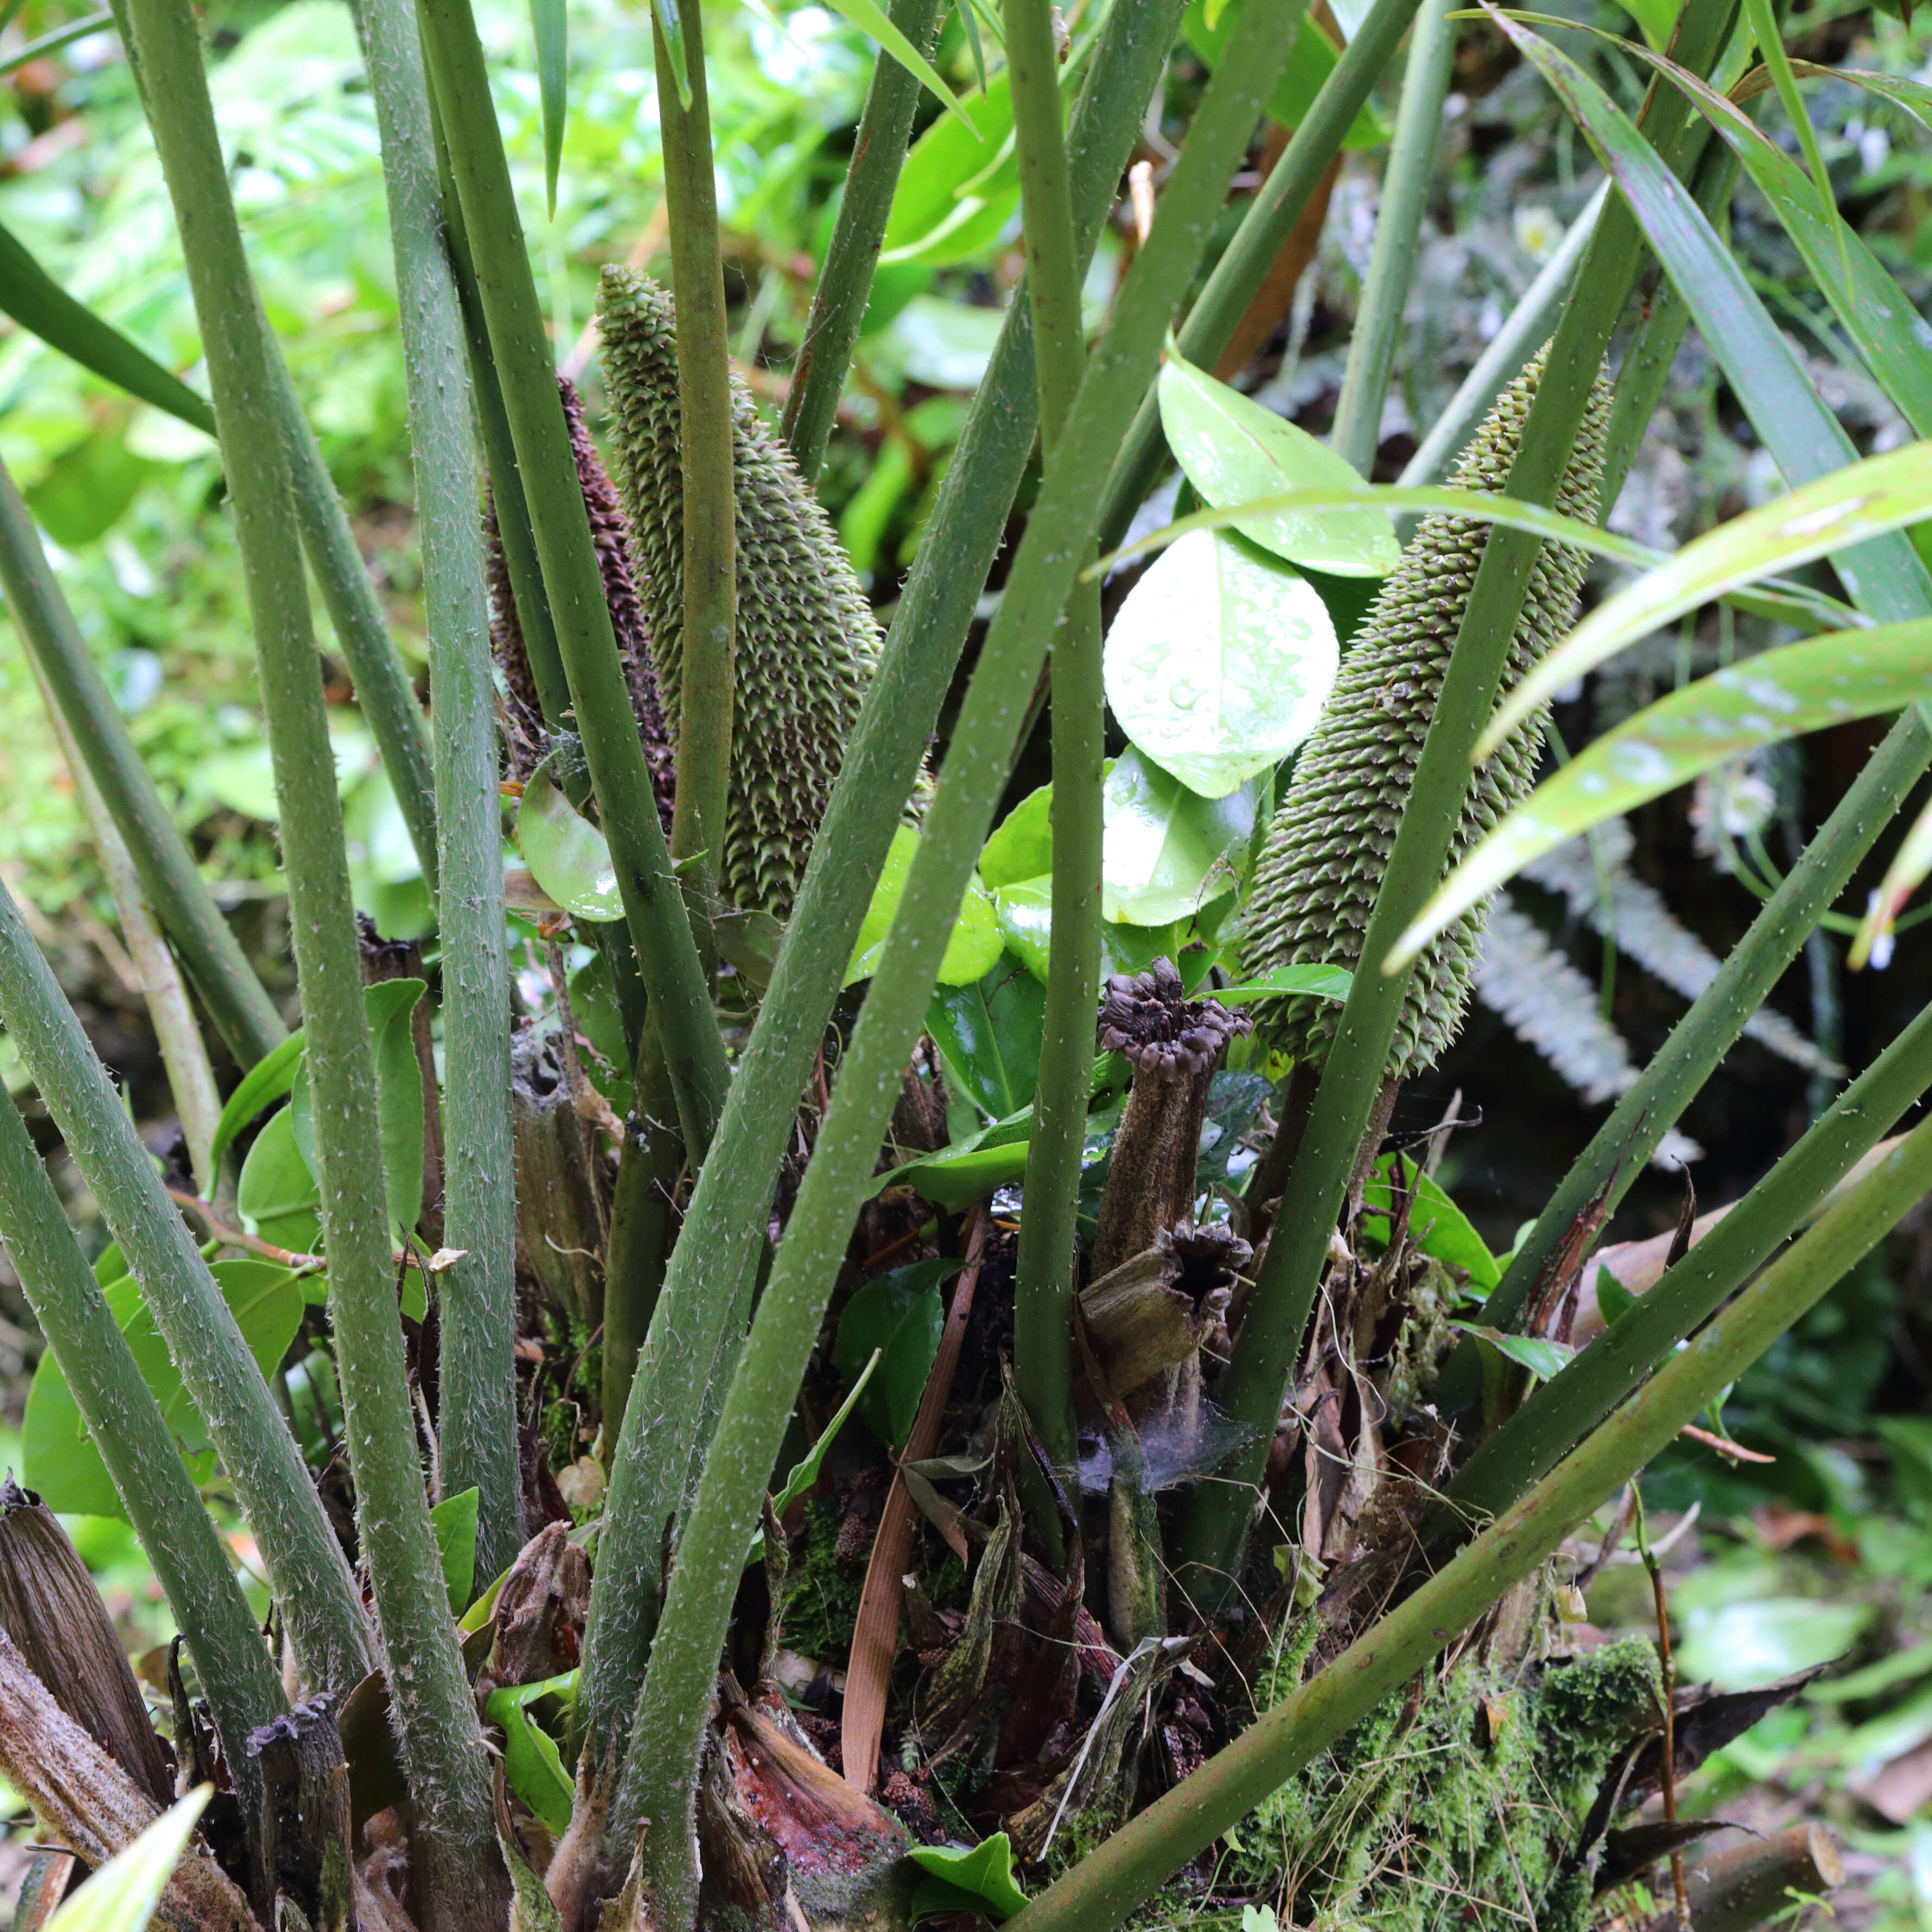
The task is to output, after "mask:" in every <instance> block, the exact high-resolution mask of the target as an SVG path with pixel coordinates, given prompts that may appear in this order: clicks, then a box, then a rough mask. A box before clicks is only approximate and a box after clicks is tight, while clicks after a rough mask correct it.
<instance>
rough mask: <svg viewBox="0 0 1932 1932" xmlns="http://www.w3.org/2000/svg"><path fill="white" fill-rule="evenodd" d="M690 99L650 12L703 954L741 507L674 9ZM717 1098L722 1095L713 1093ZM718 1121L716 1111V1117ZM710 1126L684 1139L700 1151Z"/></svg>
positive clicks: (724, 778)
mask: <svg viewBox="0 0 1932 1932" xmlns="http://www.w3.org/2000/svg"><path fill="white" fill-rule="evenodd" d="M682 19H683V23H684V53H685V64H686V72H687V77H688V81H689V88H688V96H687V98H685V99H684V100H682V101H680V100H679V98H678V87H677V71H676V68H674V67H673V65H672V62H671V55H670V47H669V46H667V44H666V42H665V40H664V19H663V16H662V15H661V13H658V11H657V10H655V8H654V9H653V10H652V13H651V23H652V24H651V34H652V46H654V47H655V49H656V53H657V73H658V122H659V124H660V127H661V130H662V131H661V140H662V145H663V151H664V210H665V213H666V214H667V216H668V217H669V224H670V272H671V293H673V296H676V299H677V401H678V415H679V431H678V455H679V466H680V468H681V469H682V476H683V484H684V490H683V508H684V634H683V673H682V702H681V703H680V704H679V708H678V721H677V796H676V802H675V803H674V804H673V806H672V809H671V826H670V852H671V856H672V857H673V859H676V861H677V863H678V870H679V877H680V879H681V880H682V881H683V884H684V897H685V904H687V905H688V906H689V907H690V908H691V916H692V920H693V922H694V926H696V929H697V932H698V933H699V935H700V941H701V943H703V946H704V950H706V952H709V943H708V942H709V930H710V920H711V918H712V915H713V913H715V911H716V910H718V868H719V866H720V865H721V862H722V860H723V858H724V811H725V805H726V802H727V800H728V799H729V797H730V789H731V719H732V712H733V707H734V705H735V703H736V685H737V665H736V652H737V628H738V506H737V495H736V490H735V489H734V488H733V483H732V474H731V463H732V458H731V446H732V403H731V336H730V323H729V321H728V319H727V317H726V315H725V313H724V257H723V256H722V254H721V252H720V250H719V246H718V186H717V175H716V163H715V160H714V159H713V157H712V148H711V105H710V98H709V93H708V92H707V88H708V83H707V82H706V78H705V71H704V24H703V15H702V11H701V10H700V8H698V7H688V8H686V9H685V11H684V13H683V15H682ZM718 1103H719V1105H722V1104H723V1095H722V1094H720V1095H719V1097H718ZM714 1118H715V1117H714ZM708 1139H709V1135H708V1133H707V1134H706V1136H703V1138H702V1139H694V1141H693V1142H692V1150H693V1151H694V1154H697V1157H699V1158H700V1159H702V1158H703V1151H704V1143H705V1141H706V1140H708Z"/></svg>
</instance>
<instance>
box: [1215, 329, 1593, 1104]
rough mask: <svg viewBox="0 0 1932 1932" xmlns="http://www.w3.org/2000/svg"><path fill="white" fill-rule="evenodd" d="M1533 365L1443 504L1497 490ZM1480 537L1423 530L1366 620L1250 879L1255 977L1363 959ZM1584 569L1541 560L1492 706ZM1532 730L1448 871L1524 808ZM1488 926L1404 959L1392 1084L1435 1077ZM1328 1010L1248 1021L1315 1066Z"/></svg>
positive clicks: (1474, 527) (1472, 449) (1578, 455)
mask: <svg viewBox="0 0 1932 1932" xmlns="http://www.w3.org/2000/svg"><path fill="white" fill-rule="evenodd" d="M1545 353H1547V350H1545V351H1540V352H1539V353H1538V355H1537V356H1535V359H1533V360H1532V362H1530V364H1529V366H1528V367H1527V368H1525V369H1524V371H1523V373H1522V374H1520V376H1518V377H1517V379H1516V380H1515V381H1514V382H1513V383H1511V385H1510V386H1509V387H1508V389H1505V391H1504V392H1503V393H1502V395H1501V396H1499V398H1497V400H1496V406H1495V407H1494V408H1493V409H1492V410H1490V413H1489V415H1488V416H1487V417H1486V418H1485V419H1484V422H1483V424H1482V425H1481V428H1479V429H1478V431H1477V432H1476V434H1475V437H1474V438H1473V439H1472V440H1471V442H1470V443H1469V447H1468V448H1467V449H1466V450H1465V451H1464V452H1463V455H1462V456H1461V457H1460V458H1459V459H1458V460H1457V464H1456V467H1455V469H1454V472H1452V474H1451V476H1450V478H1449V479H1448V481H1449V482H1450V484H1451V487H1454V488H1456V489H1459V490H1488V491H1491V492H1493V493H1497V494H1501V493H1502V492H1503V491H1504V490H1505V488H1506V487H1507V485H1508V480H1509V472H1510V466H1511V463H1513V462H1514V460H1515V457H1516V452H1517V446H1518V444H1519V443H1520V440H1521V439H1522V435H1523V425H1524V423H1525V422H1526V420H1527V419H1528V417H1529V410H1530V405H1531V404H1532V402H1533V401H1535V396H1536V386H1537V383H1538V378H1539V377H1541V374H1542V372H1543V362H1544V354H1545ZM1609 414H1610V386H1609V383H1608V382H1607V380H1606V378H1605V377H1604V375H1603V374H1601V372H1600V373H1599V374H1598V378H1597V381H1596V385H1595V389H1593V390H1592V394H1591V398H1590V404H1589V408H1588V410H1586V412H1585V414H1584V417H1583V424H1582V425H1581V427H1580V430H1579V431H1578V434H1577V442H1576V446H1575V448H1574V450H1573V451H1572V452H1571V458H1570V461H1569V463H1568V467H1567V468H1566V469H1565V472H1564V476H1563V481H1562V484H1561V485H1560V486H1559V489H1558V490H1557V495H1556V508H1558V509H1559V510H1560V511H1562V512H1563V513H1564V514H1565V515H1566V516H1570V517H1577V518H1578V519H1580V520H1586V521H1589V522H1592V523H1594V522H1595V520H1596V517H1597V509H1598V504H1597V499H1598V492H1599V490H1600V488H1601V484H1602V481H1603V474H1604V428H1605V425H1606V424H1607V421H1608V419H1609ZM1489 529H1490V526H1489V525H1488V524H1487V523H1478V522H1475V521H1472V520H1469V519H1468V518H1466V517H1454V516H1448V515H1444V514H1433V515H1430V516H1428V517H1424V520H1423V521H1422V523H1421V527H1420V528H1419V529H1418V530H1417V532H1416V533H1415V536H1414V538H1412V540H1411V541H1410V542H1409V545H1408V547H1407V548H1406V549H1405V550H1404V551H1403V555H1402V560H1401V562H1400V563H1398V564H1397V566H1396V568H1395V569H1394V571H1393V572H1392V573H1391V574H1390V576H1389V577H1388V581H1387V582H1386V583H1384V584H1383V586H1382V590H1381V592H1380V593H1379V595H1378V596H1377V597H1376V601H1375V602H1374V603H1373V604H1371V605H1370V608H1369V611H1368V614H1367V616H1366V617H1364V619H1363V620H1362V625H1361V629H1360V631H1358V633H1357V634H1356V637H1355V643H1353V644H1352V646H1351V647H1350V648H1349V651H1348V653H1347V655H1346V656H1345V657H1344V658H1343V663H1342V670H1341V674H1340V676H1339V677H1338V678H1337V680H1336V683H1335V688H1334V691H1333V692H1332V693H1331V695H1330V697H1329V700H1328V707H1327V709H1326V710H1325V712H1324V713H1323V715H1322V721H1321V723H1320V724H1319V725H1318V726H1317V727H1316V730H1315V732H1314V734H1313V736H1311V737H1310V739H1309V740H1308V742H1307V743H1306V744H1305V745H1304V746H1303V747H1302V748H1301V754H1300V756H1299V757H1298V759H1297V760H1296V762H1295V774H1294V776H1293V778H1292V779H1291V780H1290V781H1289V785H1288V788H1287V791H1286V794H1285V796H1283V799H1282V802H1281V805H1280V809H1279V810H1278V811H1277V812H1276V814H1275V816H1274V823H1272V824H1271V826H1269V828H1268V838H1267V840H1266V842H1265V845H1264V847H1263V849H1262V855H1261V857H1260V859H1259V862H1257V863H1256V867H1255V874H1254V880H1253V889H1252V898H1251V901H1250V912H1249V915H1248V919H1247V932H1246V936H1245V938H1244V941H1243V946H1242V964H1243V967H1244V970H1245V971H1247V973H1248V974H1250V976H1251V977H1253V976H1259V975H1260V974H1265V973H1269V972H1272V971H1274V970H1275V969H1276V968H1278V967H1283V966H1298V965H1337V966H1346V967H1349V968H1354V967H1355V965H1357V964H1358V962H1359V961H1360V959H1361V951H1362V940H1363V936H1364V932H1366V930H1367V926H1368V922H1369V915H1370V913H1371V912H1372V911H1373V910H1374V907H1375V902H1376V892H1377V891H1378V890H1379V888H1380V886H1381V884H1382V872H1383V870H1384V868H1385V866H1386V865H1387V864H1388V856H1389V851H1390V848H1391V847H1392V846H1393V845H1394V842H1395V834H1396V827H1397V825H1398V824H1399V823H1400V820H1401V817H1402V814H1403V807H1404V806H1405V805H1406V803H1407V802H1408V799H1409V787H1410V786H1411V784H1412V782H1413V781H1414V778H1415V766H1416V760H1418V758H1419V757H1421V754H1422V742H1423V739H1424V737H1425V736H1427V733H1428V730H1429V723H1430V718H1432V717H1433V715H1434V714H1435V709H1436V699H1437V697H1438V695H1439V694H1440V692H1441V691H1442V679H1443V675H1444V673H1445V671H1446V670H1447V669H1448V663H1449V654H1450V651H1451V647H1452V646H1453V645H1454V643H1455V640H1456V633H1457V629H1458V628H1459V627H1460V625H1461V623H1462V621H1463V610H1464V609H1465V607H1466V605H1467V604H1468V601H1469V589H1470V586H1472V584H1473V583H1475V577H1476V568H1477V565H1478V564H1479V563H1480V562H1481V560H1482V555H1483V547H1484V543H1485V542H1486V541H1487V538H1488V534H1489ZM1588 561H1589V559H1587V557H1586V556H1585V554H1584V553H1583V552H1582V551H1581V550H1574V549H1572V548H1571V547H1568V546H1567V545H1565V544H1544V545H1543V546H1542V547H1541V549H1540V550H1538V552H1537V555H1536V560H1535V563H1534V564H1533V565H1532V566H1531V568H1530V572H1529V590H1528V594H1527V595H1526V596H1525V598H1524V599H1523V612H1522V615H1521V616H1520V617H1519V619H1517V627H1516V633H1515V635H1514V637H1513V638H1512V640H1511V646H1510V654H1509V660H1508V665H1507V667H1506V668H1505V672H1504V676H1503V688H1504V689H1505V690H1508V689H1509V688H1511V687H1512V686H1513V685H1515V684H1516V683H1517V682H1518V680H1519V679H1521V678H1522V677H1523V676H1524V675H1525V673H1526V672H1527V671H1528V670H1529V668H1530V667H1531V666H1532V664H1535V662H1536V661H1537V660H1538V658H1541V656H1542V655H1544V652H1546V651H1547V650H1548V649H1550V646H1551V645H1553V643H1555V642H1556V640H1557V639H1558V638H1559V637H1562V635H1563V634H1564V633H1565V631H1567V630H1568V628H1570V626H1571V624H1572V623H1574V621H1575V619H1576V614H1577V595H1578V592H1580V590H1581V589H1582V587H1583V573H1584V570H1585V568H1586V565H1587V563H1588ZM1546 715H1547V713H1546V712H1544V711H1538V712H1536V713H1535V715H1534V716H1533V717H1532V718H1529V719H1528V720H1527V721H1526V722H1525V723H1524V724H1523V727H1522V728H1521V729H1520V730H1518V731H1517V732H1516V733H1514V734H1513V735H1512V736H1511V737H1510V738H1509V739H1508V741H1507V742H1505V744H1504V745H1502V747H1501V748H1499V750H1498V751H1496V754H1495V755H1494V756H1493V757H1491V758H1490V759H1488V760H1487V761H1486V762H1485V763H1484V764H1482V765H1481V766H1479V767H1478V769H1477V772H1476V773H1475V777H1474V778H1473V780H1472V782H1471V784H1470V787H1469V793H1468V795H1467V796H1466V798H1465V799H1464V800H1463V811H1462V816H1461V817H1460V820H1459V821H1458V823H1457V828H1456V835H1455V838H1454V842H1453V843H1452V844H1451V847H1450V851H1449V859H1448V864H1449V865H1450V866H1451V867H1452V868H1453V867H1454V865H1456V864H1457V862H1460V859H1462V857H1463V854H1464V853H1466V852H1467V851H1468V850H1469V848H1470V847H1472V845H1473V844H1475V842H1476V841H1477V840H1478V838H1481V837H1482V836H1483V835H1484V833H1485V832H1487V831H1488V830H1489V829H1490V827H1491V826H1493V825H1495V824H1496V823H1497V822H1498V820H1500V819H1501V818H1502V817H1503V816H1504V814H1505V813H1507V812H1508V811H1510V810H1511V808H1513V807H1514V806H1515V805H1517V804H1518V803H1519V802H1520V801H1521V800H1522V799H1523V798H1524V797H1526V796H1527V795H1528V793H1529V790H1530V787H1531V785H1532V783H1533V781H1534V779H1535V771H1536V763H1537V757H1538V752H1539V750H1540V749H1541V745H1542V742H1543V729H1544V718H1545V716H1546ZM1486 919H1487V906H1482V907H1476V908H1475V909H1474V910H1472V911H1470V912H1469V913H1466V915H1465V916H1463V918H1462V919H1459V920H1458V921H1457V922H1456V923H1455V924H1454V926H1451V927H1450V928H1449V929H1448V930H1447V931H1446V932H1444V933H1443V934H1442V935H1441V936H1440V937H1439V938H1437V939H1436V940H1433V941H1431V942H1430V944H1429V946H1428V947H1427V948H1426V949H1425V950H1424V952H1423V953H1422V955H1421V957H1420V958H1419V959H1418V961H1417V962H1416V968H1415V974H1414V976H1413V977H1412V979H1411V980H1410V982H1409V993H1408V995H1407V998H1406V999H1405V1000H1404V1001H1403V1010H1402V1014H1401V1017H1400V1019H1399V1020H1398V1022H1397V1026H1396V1032H1395V1038H1394V1042H1393V1043H1392V1044H1391V1048H1390V1058H1389V1064H1388V1069H1387V1072H1388V1077H1389V1078H1390V1079H1394V1080H1400V1079H1407V1078H1408V1077H1409V1076H1410V1075H1412V1074H1414V1073H1419V1072H1420V1071H1421V1070H1423V1069H1424V1068H1425V1067H1430V1066H1433V1064H1435V1062H1436V1060H1437V1058H1439V1056H1440V1055H1441V1054H1442V1052H1443V1050H1444V1049H1445V1048H1446V1047H1447V1046H1448V1044H1449V1043H1450V1042H1451V1040H1454V1038H1455V1037H1456V1034H1457V1032H1458V1031H1459V1030H1460V1028H1461V1025H1462V1022H1463V1013H1464V1010H1465V1009H1466V1007H1467V1006H1468V1004H1469V987H1470V981H1471V977H1472V974H1473V973H1474V971H1475V960H1476V953H1477V949H1478V942H1479V941H1480V940H1481V937H1482V932H1483V927H1484V922H1485V921H1486ZM1339 1016H1340V1008H1339V1007H1336V1006H1335V1005H1334V1004H1332V1003H1331V1002H1328V1001H1318V1000H1313V999H1309V998H1292V999H1286V1000H1279V1001H1269V1002H1268V1003H1267V1004H1265V1006H1262V1007H1257V1008H1256V1021H1257V1024H1258V1025H1259V1027H1260V1028H1261V1030H1262V1034H1263V1036H1264V1037H1265V1038H1266V1039H1267V1040H1268V1042H1269V1043H1270V1044H1271V1045H1272V1046H1275V1047H1277V1048H1278V1049H1280V1051H1282V1052H1284V1053H1287V1054H1289V1055H1292V1056H1293V1057H1294V1058H1295V1059H1296V1060H1298V1061H1304V1062H1306V1063H1308V1064H1310V1065H1312V1066H1314V1067H1320V1066H1321V1065H1322V1064H1323V1063H1324V1062H1325V1061H1326V1059H1327V1058H1328V1049H1329V1045H1330V1043H1331V1041H1332V1040H1333V1039H1334V1034H1335V1029H1336V1026H1337V1023H1338V1019H1339Z"/></svg>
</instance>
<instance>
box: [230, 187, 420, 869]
mask: <svg viewBox="0 0 1932 1932" xmlns="http://www.w3.org/2000/svg"><path fill="white" fill-rule="evenodd" d="M385 166H386V164H385ZM262 327H263V332H264V339H265V341H266V344H267V348H268V364H269V380H271V382H272V383H274V385H275V408H276V410H277V413H278V415H279V416H281V428H282V442H283V444H284V447H285V448H286V449H287V452H288V459H289V478H290V482H291V483H292V484H293V486H294V492H295V511H296V521H297V523H299V525H300V526H301V529H302V547H303V548H304V549H305V550H307V551H308V560H309V563H310V565H311V568H313V569H314V571H315V580H316V582H317V584H318V585H319V586H320V589H321V591H322V601H323V607H324V608H325V609H326V610H327V611H328V612H329V622H331V623H332V624H333V625H335V640H336V642H337V643H338V644H340V645H341V647H342V655H343V658H344V661H346V662H347V664H348V666H349V675H350V678H351V679H352V680H353V682H354V683H355V686H356V703H357V705H358V706H359V708H360V709H361V711H362V715H363V717H364V718H365V719H367V720H368V725H369V730H370V732H371V735H372V736H374V739H375V740H376V746H377V750H379V751H380V752H381V753H382V754H383V769H384V770H385V771H386V772H387V773H388V774H389V783H390V785H391V787H392V789H393V790H395V794H396V803H397V805H398V807H399V808H401V811H402V814H403V822H404V824H406V825H407V826H408V827H409V829H410V844H412V845H413V846H414V847H415V848H416V862H417V863H418V864H419V865H421V866H422V875H423V883H424V884H425V885H426V886H428V888H429V890H430V893H431V896H432V897H434V895H435V893H436V890H437V829H436V781H435V777H434V759H433V757H432V755H431V751H430V742H429V727H428V725H426V724H425V723H424V722H423V715H422V708H421V707H420V706H419V705H418V704H417V703H416V692H415V691H413V689H412V688H410V680H409V677H408V675H407V673H406V672H405V671H404V669H403V664H402V660H401V658H399V657H398V655H396V644H395V639H394V638H393V637H391V636H390V634H389V619H387V618H386V617H385V616H383V606H382V602H381V600H380V598H377V595H376V586H374V584H373V583H371V582H370V580H369V568H368V565H367V564H365V562H363V561H362V551H361V550H360V549H359V547H357V545H356V534H355V532H353V530H352V529H350V527H349V517H348V515H347V512H346V511H344V508H343V507H342V499H341V497H340V496H338V495H337V494H336V493H335V481H334V480H333V479H332V478H331V477H330V475H329V466H328V465H327V464H326V463H324V462H323V460H322V446H321V445H320V443H317V441H316V440H315V431H314V430H312V429H311V428H310V427H309V423H308V417H307V416H305V415H304V414H303V413H302V404H301V403H300V401H299V400H298V399H297V398H296V392H295V385H294V383H293V382H292V381H291V380H290V377H289V371H288V365H287V362H284V359H283V357H282V350H281V344H280V342H278V341H277V340H276V338H275V334H274V332H273V331H272V330H271V329H269V326H268V323H267V322H266V320H264V321H263V325H262ZM417 475H418V482H419V487H420V483H421V477H422V468H421V465H420V463H419V467H418V472H417Z"/></svg>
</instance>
